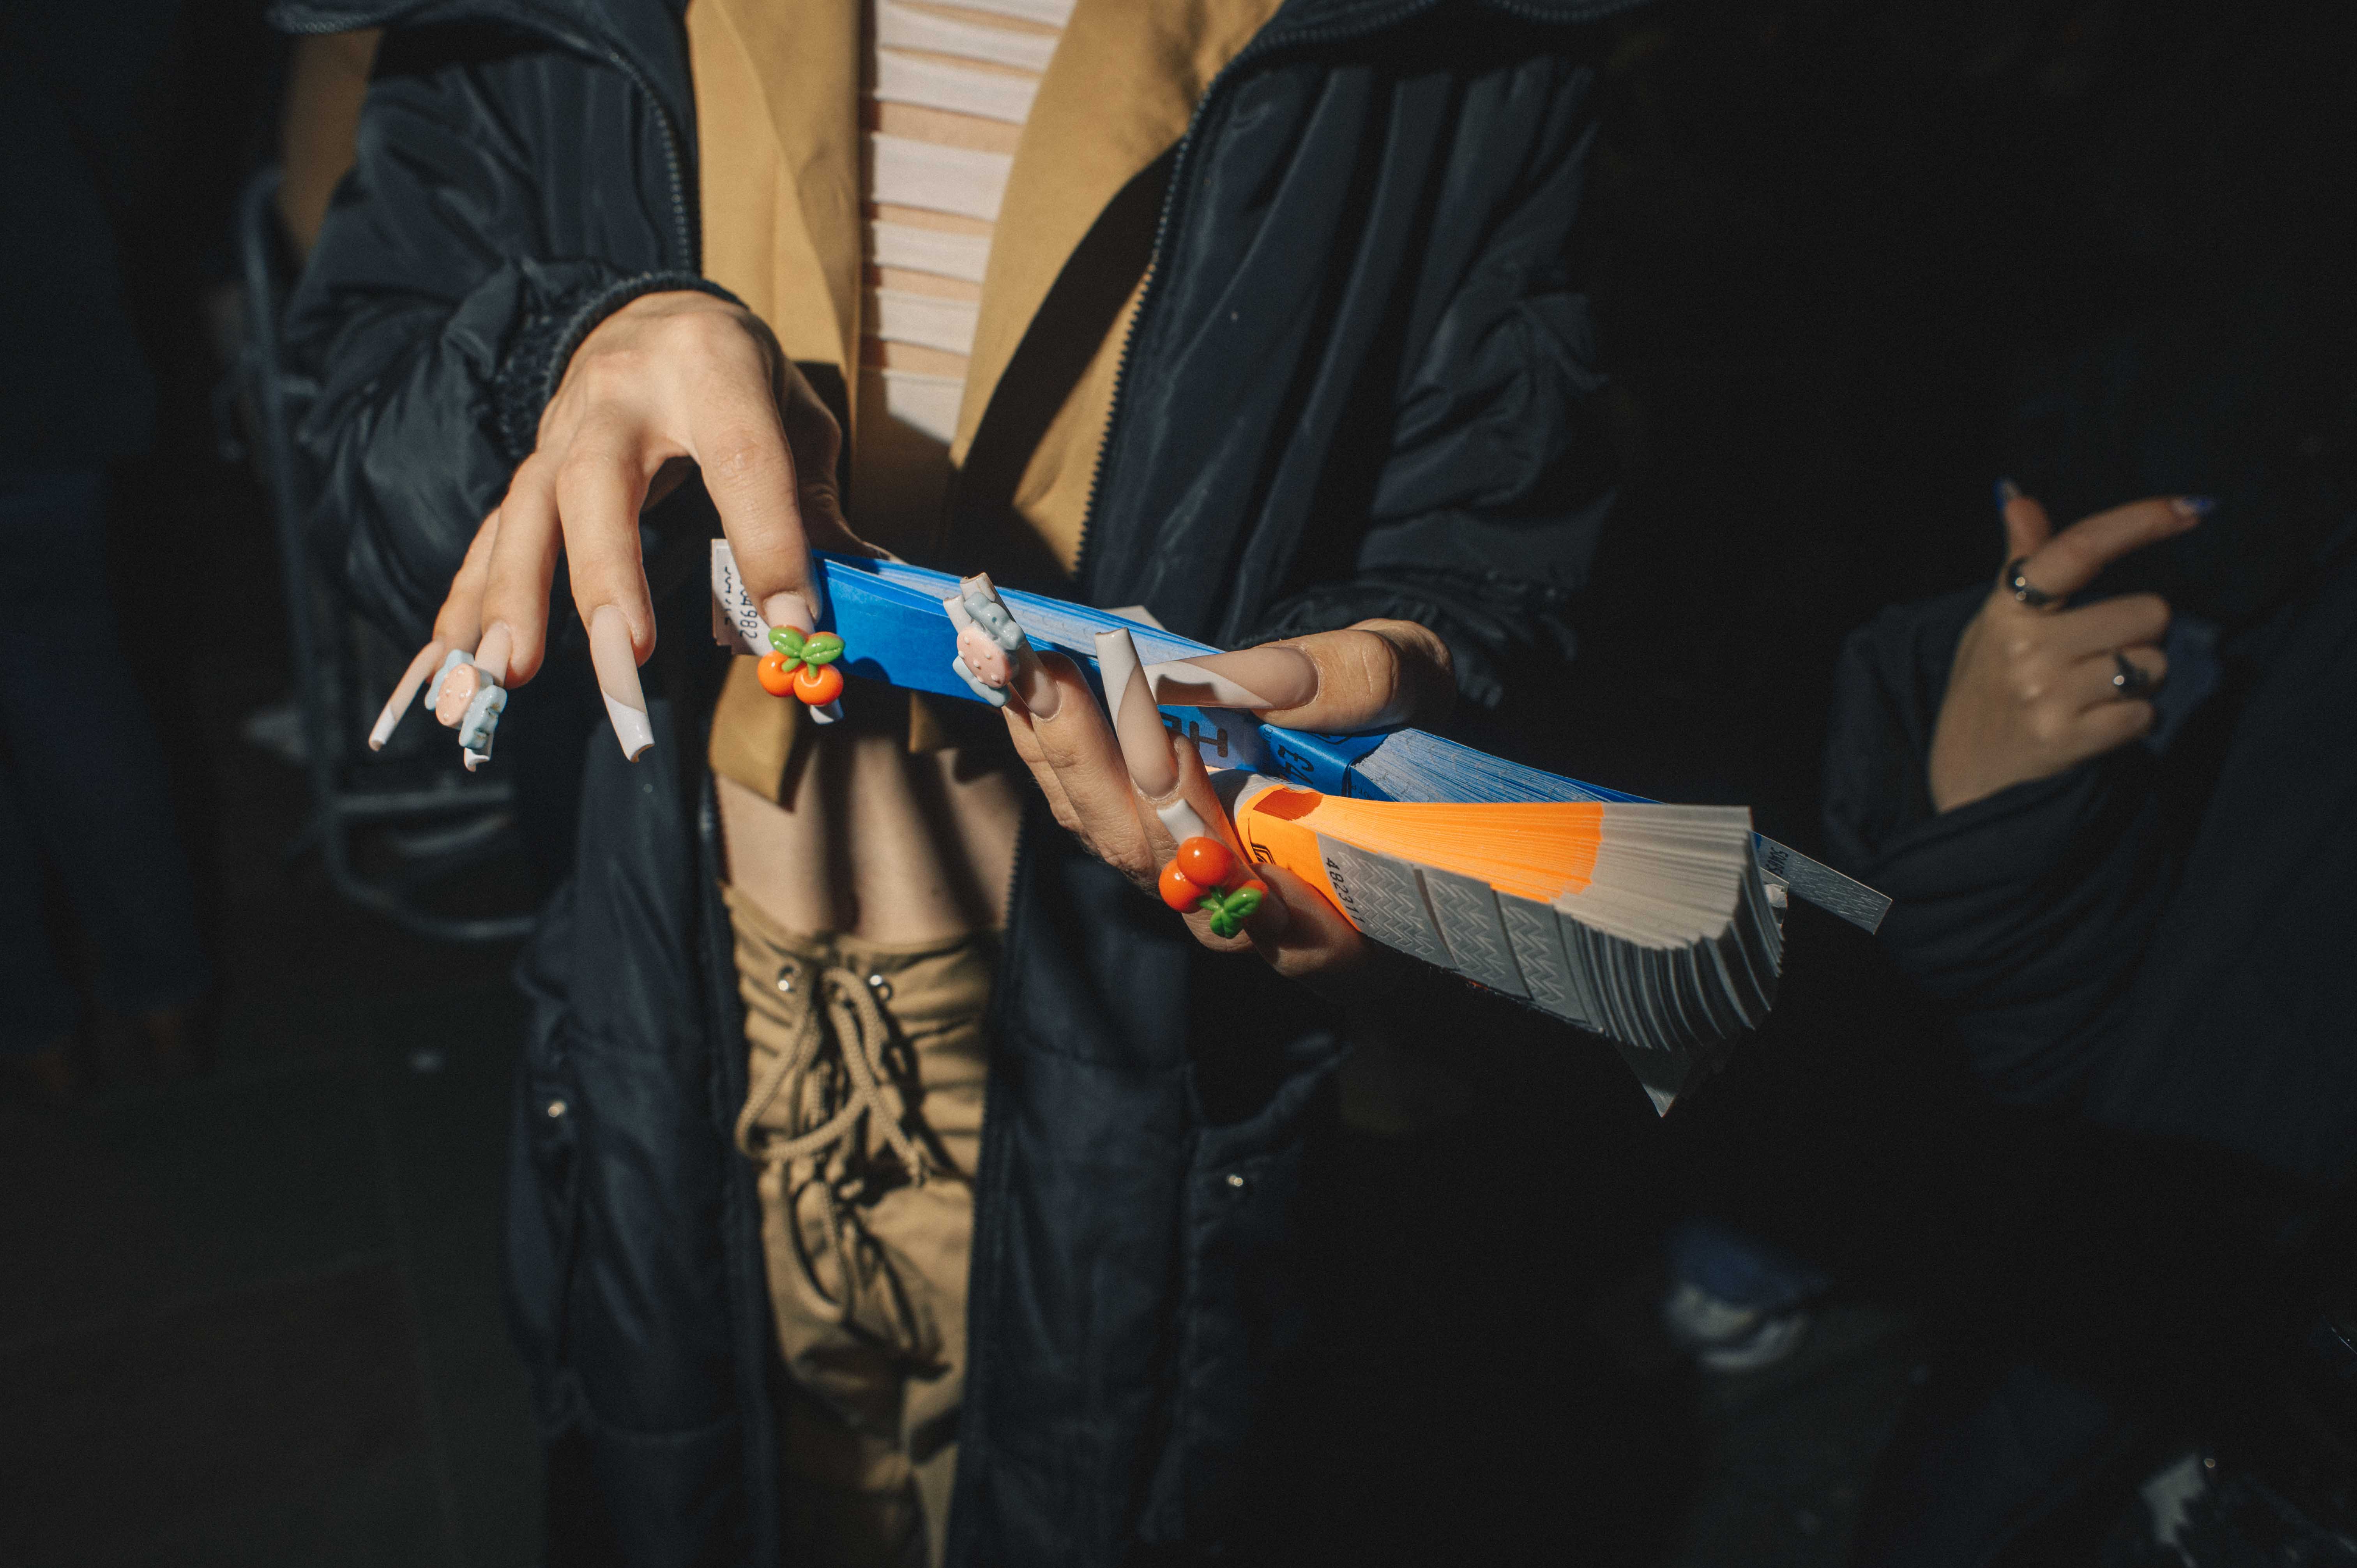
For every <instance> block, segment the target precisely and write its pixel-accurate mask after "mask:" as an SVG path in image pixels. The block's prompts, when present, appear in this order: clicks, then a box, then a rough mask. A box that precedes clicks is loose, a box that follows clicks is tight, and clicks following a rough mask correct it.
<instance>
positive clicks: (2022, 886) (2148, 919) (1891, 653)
mask: <svg viewBox="0 0 2357 1568" xmlns="http://www.w3.org/2000/svg"><path fill="white" fill-rule="evenodd" d="M1985 594H1986V590H1985V589H1980V588H1975V589H1972V590H1970V591H1968V592H1965V593H1962V594H1954V595H1950V596H1946V597H1944V598H1941V599H1935V600H1932V601H1929V602H1928V603H1925V604H1921V605H1913V606H1908V607H1902V608H1898V609H1891V610H1886V611H1885V612H1883V614H1882V615H1881V616H1880V617H1879V618H1877V619H1876V620H1875V621H1873V622H1872V623H1870V624H1869V625H1867V626H1866V627H1864V628H1860V629H1859V630H1858V631H1857V632H1854V633H1852V634H1851V636H1850V638H1849V639H1848V640H1847V642H1846V644H1845V645H1844V647H1843V650H1842V660H1841V663H1840V666H1839V669H1838V670H1837V671H1836V673H1835V687H1834V709H1833V718H1832V725H1831V727H1830V731H1829V734H1828V737H1827V742H1826V754H1825V769H1824V776H1825V794H1824V811H1825V832H1826V843H1827V844H1828V846H1829V848H1830V849H1831V851H1832V854H1833V858H1834V859H1835V862H1836V863H1837V864H1839V865H1842V866H1843V868H1844V869H1845V870H1847V871H1849V872H1850V873H1851V874H1852V875H1857V876H1858V877H1860V878H1862V879H1864V880H1865V881H1867V882H1868V883H1869V884H1871V885H1872V886H1876V887H1878V888H1880V889H1881V890H1882V891H1883V892H1885V893H1888V894H1889V896H1890V897H1891V900H1892V904H1891V909H1890V913H1889V917H1888V918H1886V919H1885V920H1884V922H1883V927H1882V933H1881V937H1882V942H1883V945H1884V947H1885V948H1886V949H1887V950H1889V953H1890V955H1891V956H1892V958H1893V959H1894V960H1895V961H1897V962H1898V964H1899V966H1900V968H1901V969H1902V970H1903V971H1904V972H1906V973H1907V974H1908V975H1909V977H1910V978H1911V979H1912V980H1913V981H1914V982H1915V983H1917V984H1919V985H1921V987H1922V988H1923V989H1924V991H1925V992H1926V993H1929V994H1930V995H1931V996H1932V999H1933V1000H1934V1001H1935V1002H1937V1003H1939V1004H1941V1005H1942V1007H1943V1010H1944V1011H1945V1013H1946V1014H1947V1015H1948V1017H1949V1018H1950V1020H1951V1022H1952V1025H1953V1030H1954V1033H1955V1035H1956V1036H1957V1038H1958V1039H1959V1041H1960V1042H1961V1043H1962V1045H1963V1047H1964V1049H1965V1051H1966V1052H1967V1053H1968V1056H1969V1058H1970V1060H1971V1063H1972V1066H1973V1068H1974V1070H1975V1073H1976V1074H1977V1075H1978V1076H1979V1077H1980V1078H1981V1079H1982V1080H1983V1081H1984V1082H1985V1083H1986V1085H1987V1086H1988V1087H1989V1089H1990V1090H1992V1091H1993V1092H1994V1093H1996V1094H1997V1095H1999V1096H2001V1097H2003V1098H2005V1099H2008V1100H2014V1101H2029V1102H2038V1103H2053V1102H2059V1101H2065V1100H2068V1099H2070V1098H2071V1097H2072V1096H2073V1094H2074V1093H2075V1092H2076V1090H2077V1089H2078V1087H2079V1085H2080V1083H2081V1082H2082V1080H2083V1078H2084V1076H2085V1073H2086V1070H2087V1069H2088V1067H2089V1066H2090V1065H2091V1063H2092V1062H2093V1059H2094V1058H2096V1057H2097V1056H2098V1055H2099V1054H2101V1052H2102V1050H2103V1048H2104V1040H2105V1038H2106V1034H2107V1031H2108V1030H2109V1029H2110V1028H2112V1027H2113V1026H2115V1024H2116V1023H2117V1021H2118V1019H2119V1015H2120V1014H2121V1012H2122V1010H2123V1009H2122V1000H2123V997H2124V995H2125V993H2126V989H2127V987H2128V985H2129V983H2130V982H2131V980H2132V979H2133V977H2134V975H2135V972H2136V965H2137V962H2138V961H2139V960H2140V958H2141V956H2142V954H2143V951H2144V949H2145V945H2146V940H2147V937H2148V936H2149V935H2150V933H2151V931H2152V929H2153V927H2154V924H2155V923H2156V922H2157V921H2158V918H2159V916H2160V913H2161V910H2162V907H2163V905H2164V904H2165V902H2166V881H2167V859H2168V857H2167V855H2166V854H2165V853H2164V847H2163V841H2164V824H2163V822H2162V821H2161V818H2160V813H2159V811H2158V801H2157V798H2156V795H2155V791H2154V789H2153V781H2154V777H2155V771H2156V769H2155V765H2154V760H2153V758H2152V757H2151V755H2150V754H2149V753H2148V752H2147V750H2146V749H2145V748H2143V747H2141V746H2127V747H2123V748H2122V749H2121V750H2119V751H2115V752H2114V753H2112V754H2111V755H2110V756H2108V757H2100V758H2097V759H2095V760H2094V761H2092V762H2088V763H2083V764H2082V765H2081V766H2079V767H2077V768H2072V770H2070V771H2069V772H2067V773H2063V774H2061V775H2058V776H2057V777H2055V778H2052V779H2036V780H2032V781H2030V782H2029V783H2025V784H2017V785H2015V786H2013V787H2012V788H2010V789H2002V790H1999V791H1998V792H1997V793H1996V794H1994V795H1991V796H1989V797H1987V798H1986V799H1984V800H1976V801H1974V802H1973V803H1972V804H1970V805H1967V806H1962V807H1959V808H1957V809H1956V810H1954V811H1945V812H1934V811H1932V801H1931V789H1930V784H1929V779H1928V758H1929V757H1930V754H1931V744H1932V725H1933V722H1934V721H1935V720H1936V719H1937V718H1938V716H1939V709H1940V703H1941V700H1942V698H1943V695H1944V694H1945V693H1946V689H1947V681H1948V670H1949V666H1950V665H1951V663H1952V662H1953V660H1954V657H1955V650H1956V642H1957V639H1959V637H1961V635H1962V634H1963V631H1964V625H1965V623H1966V622H1967V621H1968V620H1970V619H1971V618H1972V616H1973V613H1974V611H1975V609H1976V608H1977V607H1978V606H1979V604H1980V601H1981V599H1982V598H1983V596H1985Z"/></svg>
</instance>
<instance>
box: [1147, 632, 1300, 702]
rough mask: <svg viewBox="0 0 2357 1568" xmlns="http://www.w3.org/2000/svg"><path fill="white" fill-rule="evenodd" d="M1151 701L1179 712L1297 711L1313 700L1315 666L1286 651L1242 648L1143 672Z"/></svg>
mask: <svg viewBox="0 0 2357 1568" xmlns="http://www.w3.org/2000/svg"><path fill="white" fill-rule="evenodd" d="M1146 679H1147V680H1148V681H1149V682H1153V686H1154V697H1155V701H1157V702H1159V703H1169V704H1170V705H1171V706H1173V707H1181V708H1248V709H1252V710H1254V711H1255V712H1265V710H1267V709H1270V708H1297V707H1299V706H1300V705H1301V704H1302V703H1306V702H1308V701H1309V699H1310V698H1312V697H1314V696H1316V695H1317V694H1318V666H1317V665H1315V664H1313V663H1311V662H1310V661H1309V656H1308V654H1305V653H1299V652H1297V651H1295V650H1293V649H1290V648H1246V649H1241V650H1238V651H1236V652H1233V653H1207V654H1204V655H1202V656H1201V657H1200V658H1197V659H1166V660H1163V661H1162V662H1161V663H1159V664H1149V665H1147V666H1146Z"/></svg>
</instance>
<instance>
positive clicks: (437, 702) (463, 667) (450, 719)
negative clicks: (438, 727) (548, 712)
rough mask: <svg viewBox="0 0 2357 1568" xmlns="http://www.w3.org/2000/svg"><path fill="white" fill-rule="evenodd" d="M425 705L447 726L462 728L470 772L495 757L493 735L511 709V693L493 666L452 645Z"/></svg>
mask: <svg viewBox="0 0 2357 1568" xmlns="http://www.w3.org/2000/svg"><path fill="white" fill-rule="evenodd" d="M425 705H426V706H427V707H429V708H431V709H433V710H434V716H435V718H436V720H438V721H439V722H440V723H441V724H442V725H443V726H444V727H446V728H448V729H455V730H457V732H458V746H459V749H460V750H461V751H462V752H464V753H465V755H466V760H467V771H468V772H469V773H472V772H473V771H474V770H475V769H476V768H480V767H481V766H482V765H483V764H484V763H486V762H489V761H490V759H491V738H492V736H494V735H495V734H496V733H497V732H498V730H499V726H500V714H502V713H504V712H505V711H506V710H507V705H508V693H507V689H506V688H505V687H503V686H501V685H500V683H499V682H498V681H497V680H496V679H494V678H493V676H492V674H491V672H490V671H489V670H486V669H484V668H483V667H482V666H481V665H479V664H478V663H476V662H475V660H473V659H472V658H471V657H470V656H468V654H466V653H463V652H461V651H459V650H457V649H455V648H454V649H452V650H450V653H449V655H448V657H447V658H445V659H444V660H442V668H441V669H440V670H438V671H436V672H435V676H434V683H433V684H432V685H431V686H429V687H427V688H426V692H425Z"/></svg>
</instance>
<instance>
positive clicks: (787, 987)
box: [778, 964, 794, 996]
mask: <svg viewBox="0 0 2357 1568" xmlns="http://www.w3.org/2000/svg"><path fill="white" fill-rule="evenodd" d="M778 989H779V990H780V991H781V992H783V993H785V994H786V995H788V996H791V995H792V994H793V993H794V971H793V966H792V965H791V964H789V965H787V966H786V967H785V968H783V969H781V970H780V971H778Z"/></svg>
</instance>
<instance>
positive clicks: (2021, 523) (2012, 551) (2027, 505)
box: [1997, 479, 2054, 562]
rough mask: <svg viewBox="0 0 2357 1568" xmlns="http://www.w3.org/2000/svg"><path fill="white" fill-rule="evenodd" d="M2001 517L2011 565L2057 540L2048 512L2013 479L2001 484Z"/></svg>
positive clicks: (1999, 484)
mask: <svg viewBox="0 0 2357 1568" xmlns="http://www.w3.org/2000/svg"><path fill="white" fill-rule="evenodd" d="M1997 515H1998V516H1999V517H2000V518H2002V519H2003V520H2004V521H2005V558H2006V560H2007V561H2008V562H2011V561H2018V560H2020V559H2021V558H2022V557H2023V556H2025V555H2033V554H2035V553H2037V552H2038V548H2039V546H2040V545H2042V544H2044V543H2045V542H2047V541H2048V540H2050V539H2051V538H2053V537H2054V525H2053V524H2052V523H2051V522H2050V521H2047V517H2046V509H2045V508H2044V507H2042V506H2040V504H2039V503H2038V502H2037V501H2036V500H2035V499H2032V498H2031V497H2029V496H2026V495H2023V494H2022V493H2021V492H2020V491H2019V490H2018V489H2015V488H2014V484H2013V481H2012V480H2011V479H2001V480H1999V481H1998V482H1997Z"/></svg>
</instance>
